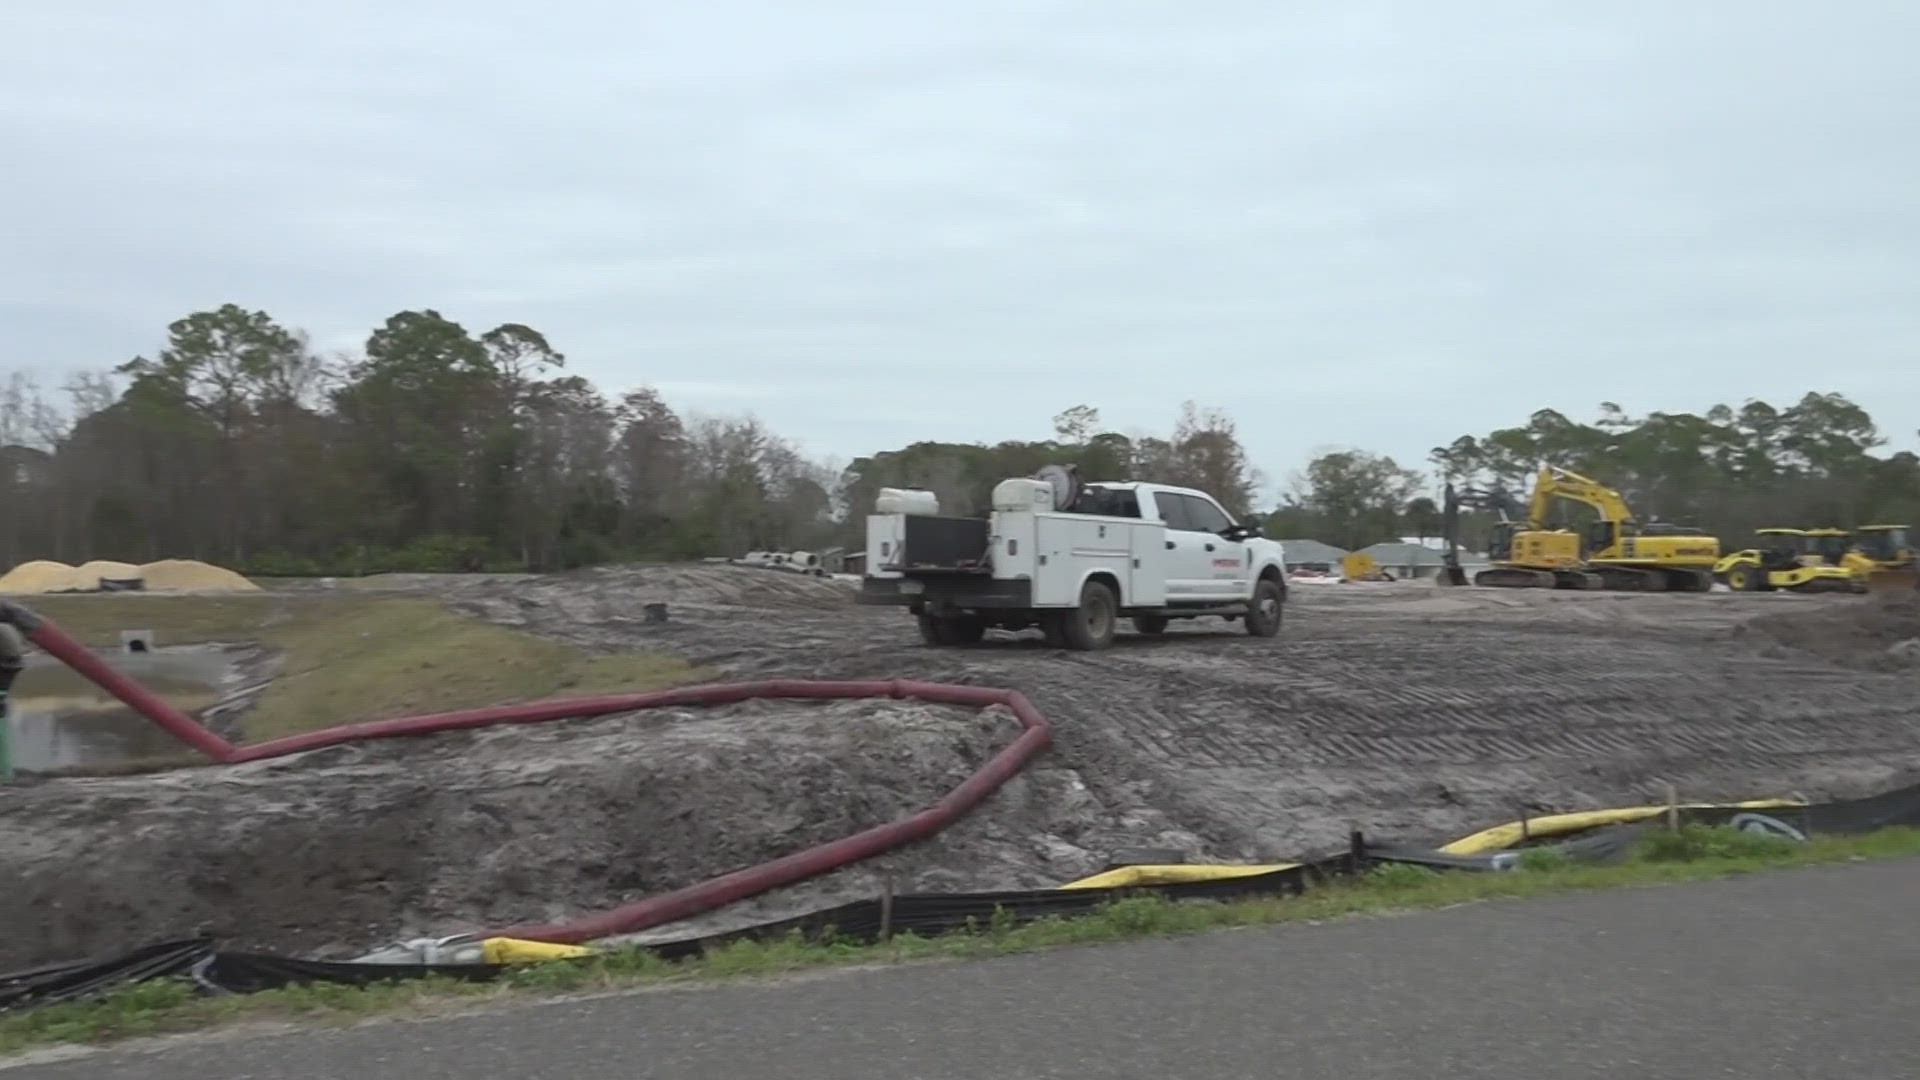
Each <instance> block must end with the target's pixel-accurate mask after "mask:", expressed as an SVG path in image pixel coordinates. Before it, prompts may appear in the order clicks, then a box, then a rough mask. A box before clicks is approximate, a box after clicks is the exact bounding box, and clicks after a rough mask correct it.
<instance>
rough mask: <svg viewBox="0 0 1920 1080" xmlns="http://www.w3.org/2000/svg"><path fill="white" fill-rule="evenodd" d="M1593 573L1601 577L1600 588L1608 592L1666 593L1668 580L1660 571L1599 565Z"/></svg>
mask: <svg viewBox="0 0 1920 1080" xmlns="http://www.w3.org/2000/svg"><path fill="white" fill-rule="evenodd" d="M1593 572H1594V573H1595V574H1598V575H1599V576H1600V581H1601V585H1600V587H1601V588H1603V589H1605V590H1607V591H1608V592H1666V591H1667V578H1666V575H1665V574H1662V573H1661V572H1660V571H1658V570H1649V569H1646V568H1644V567H1639V566H1611V565H1605V564H1603V565H1598V566H1595V567H1594V568H1593Z"/></svg>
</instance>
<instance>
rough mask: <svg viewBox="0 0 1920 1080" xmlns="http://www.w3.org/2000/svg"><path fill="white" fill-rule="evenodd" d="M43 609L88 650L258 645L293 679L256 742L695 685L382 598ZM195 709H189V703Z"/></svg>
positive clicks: (276, 697)
mask: <svg viewBox="0 0 1920 1080" xmlns="http://www.w3.org/2000/svg"><path fill="white" fill-rule="evenodd" d="M32 606H33V607H34V609H35V610H37V611H39V612H41V613H42V614H44V615H46V616H47V617H48V618H50V619H52V620H53V621H54V622H56V623H59V624H60V625H61V626H62V627H63V628H65V629H66V630H67V631H68V632H69V633H71V634H73V635H75V636H76V637H78V638H80V639H81V640H82V641H84V642H86V643H87V644H89V645H96V646H112V645H116V644H118V642H119V632H120V631H121V630H123V629H126V628H129V627H143V628H150V629H152V630H154V631H155V633H156V634H157V636H158V638H159V642H160V644H161V645H162V646H166V645H192V644H204V643H210V642H228V643H238V642H258V643H260V644H263V645H267V646H269V647H272V648H275V649H278V650H280V651H281V652H282V653H283V655H284V664H285V667H284V670H283V672H282V674H281V676H280V677H279V678H278V679H276V680H275V681H274V683H273V685H272V686H271V687H269V688H268V689H267V691H266V693H265V694H263V695H262V696H261V699H260V702H259V704H258V706H257V707H256V708H255V709H254V711H253V712H252V713H250V714H249V715H248V716H247V718H246V720H245V721H244V723H245V726H246V733H247V737H248V738H249V739H250V740H260V739H269V738H273V737H276V736H280V735H291V734H294V733H297V732H302V731H311V730H314V729H316V728H325V727H333V726H336V725H339V724H345V723H351V722H354V721H358V720H373V719H378V718H380V717H385V716H400V715H406V714H411V713H418V712H440V711H444V710H448V709H463V708H471V707H476V706H481V705H496V704H501V703H504V702H519V701H537V700H540V699H543V698H551V697H560V696H570V695H575V694H599V693H613V692H616V691H641V690H657V689H661V688H664V687H667V686H673V685H678V684H683V683H687V682H692V681H695V679H696V678H697V677H698V675H699V673H698V672H697V671H696V670H695V669H693V668H692V667H690V666H689V665H688V664H686V663H685V662H684V661H681V660H678V659H675V658H673V657H667V656H660V655H656V654H651V653H619V654H593V653H588V652H585V651H582V650H580V649H575V648H572V647H570V646H567V645H563V644H560V643H559V642H554V641H548V640H545V639H543V638H538V637H534V636H532V635H530V634H523V633H520V632H519V631H516V630H511V629H508V628H506V627H503V626H495V625H493V624H491V623H486V622H482V621H480V620H478V619H469V618H465V617H463V616H460V615H456V614H454V613H453V612H450V611H448V610H447V609H446V608H444V607H442V606H441V605H440V604H439V603H437V602H435V601H432V600H422V599H413V598H403V597H375V596H345V597H341V596H284V595H271V594H259V593H249V594H241V595H233V596H166V595H147V594H141V593H119V594H103V595H97V596H94V595H76V596H45V597H37V598H35V600H34V602H33V605H32ZM183 704H184V703H183Z"/></svg>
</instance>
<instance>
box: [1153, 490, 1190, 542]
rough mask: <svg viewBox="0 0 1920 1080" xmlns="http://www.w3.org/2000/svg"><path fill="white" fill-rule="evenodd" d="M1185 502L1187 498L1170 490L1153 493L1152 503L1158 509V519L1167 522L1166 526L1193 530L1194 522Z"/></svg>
mask: <svg viewBox="0 0 1920 1080" xmlns="http://www.w3.org/2000/svg"><path fill="white" fill-rule="evenodd" d="M1186 502H1187V500H1185V499H1183V498H1181V497H1180V496H1178V495H1175V494H1174V493H1172V492H1170V491H1156V492H1154V493H1153V505H1154V506H1155V507H1156V508H1158V509H1159V511H1160V520H1161V521H1164V522H1166V523H1167V528H1169V529H1178V530H1181V531H1182V532H1193V531H1194V524H1193V521H1192V519H1191V518H1190V517H1189V516H1188V514H1187V506H1186Z"/></svg>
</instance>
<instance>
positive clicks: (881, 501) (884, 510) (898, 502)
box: [873, 488, 940, 517]
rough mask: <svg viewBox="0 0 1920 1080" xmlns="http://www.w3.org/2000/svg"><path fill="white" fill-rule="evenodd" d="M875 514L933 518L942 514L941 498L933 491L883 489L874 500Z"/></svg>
mask: <svg viewBox="0 0 1920 1080" xmlns="http://www.w3.org/2000/svg"><path fill="white" fill-rule="evenodd" d="M873 512H874V513H876V514H921V515H924V516H928V517H931V516H934V515H936V514H938V513H940V498H939V496H937V495H935V494H934V493H933V492H931V491H921V490H920V489H918V488H881V489H880V494H879V495H878V496H876V497H875V498H874V500H873Z"/></svg>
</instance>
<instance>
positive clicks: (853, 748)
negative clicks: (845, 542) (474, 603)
mask: <svg viewBox="0 0 1920 1080" xmlns="http://www.w3.org/2000/svg"><path fill="white" fill-rule="evenodd" d="M1018 730H1019V728H1018V725H1017V724H1016V723H1015V722H1014V720H1013V719H1012V718H1011V717H1010V716H1008V715H1006V714H1004V713H1003V712H1001V711H1000V710H987V711H985V712H974V711H969V710H964V709H955V708H949V707H944V706H930V705H922V704H918V703H910V702H898V701H850V702H835V703H825V704H817V705H809V704H802V703H787V702H750V703H746V704H743V705H739V706H733V707H727V708H721V709H712V710H698V709H670V710H659V711H649V712H644V713H637V714H633V715H630V716H621V717H610V718H605V719H600V720H592V721H580V722H573V723H561V724H552V725H545V726H541V727H536V728H497V729H491V730H486V731H480V732H473V733H464V734H456V735H446V736H440V737H437V738H433V739H420V740H404V741H391V742H382V743H367V744H363V745H360V746H355V747H342V748H338V749H333V750H325V751H316V752H314V753H311V754H306V755H301V756H299V757H295V758H288V759H284V760H281V761H276V762H264V763H258V764H254V765H245V766H238V767H233V768H220V769H213V768H207V769H192V770H183V771H179V772H174V773H168V774H162V775H154V776H138V777H120V778H111V779H66V780H55V781H47V782H44V783H39V784H33V785H27V786H20V787H12V788H4V789H0V820H3V821H5V822H6V823H7V827H6V828H4V829H0V865H4V866H6V867H7V869H8V883H7V887H6V888H5V889H4V890H0V921H4V922H5V924H6V925H7V926H8V927H10V928H11V932H10V933H8V934H7V935H5V936H4V937H0V970H11V969H14V968H17V967H19V966H23V965H27V964H32V963H38V962H43V961H50V960H56V959H71V958H73V957H75V956H79V955H84V954H89V953H95V952H99V951H102V950H110V949H114V948H120V947H125V946H128V945H131V944H135V943H138V942H144V941H151V940H156V939H160V938H165V937H170V936H179V935H186V934H193V933H200V932H204V933H210V934H212V935H214V936H216V937H218V938H219V939H220V940H222V941H223V942H226V943H229V944H231V945H234V946H249V945H251V946H265V947H271V948H274V949H280V950H289V951H294V952H302V953H321V954H328V955H342V954H353V953H355V952H357V951H360V950H362V949H365V948H367V947H369V946H371V945H374V944H378V943H380V942H381V941H384V940H388V939H392V938H394V937H398V936H405V935H429V934H431V935H438V934H446V933H454V932H459V931H463V930H474V929H485V928H489V927H495V928H497V927H500V926H505V925H510V924H514V923H522V922H547V921H559V920H564V919H567V918H571V917H577V916H579V915H581V914H583V913H587V912H591V911H597V910H602V909H605V908H608V907H612V906H615V905H617V904H619V903H621V902H624V901H628V900H633V899H638V898H640V897H644V896H648V895H651V894H654V893H658V892H661V891H663V890H667V889H672V888H675V887H678V886H681V885H686V884H689V883H691V882H694V881H698V880H701V879H704V878H706V877H708V876H711V875H712V874H713V873H715V872H716V871H719V870H724V869H732V868H736V867H740V866H746V865H751V864H753V863H757V862H761V861H764V860H767V859H771V858H774V857H776V856H779V855H783V854H786V853H787V852H790V851H793V850H796V849H798V848H801V847H805V846H808V845H811V844H816V843H820V842H824V841H827V840H832V839H836V838H838V837H841V836H844V835H847V834H850V833H853V832H856V831H858V830H860V829H863V828H866V827H869V826H872V825H877V824H880V823H883V822H886V821H891V820H894V819H895V818H898V817H901V816H904V815H905V814H908V813H911V812H913V811H914V810H917V809H918V808H920V807H921V806H923V805H925V804H926V803H929V802H931V801H933V800H934V799H937V798H938V797H939V796H940V795H942V794H944V793H945V792H946V791H948V790H949V789H951V788H952V787H954V786H955V785H956V784H958V783H959V782H960V781H961V780H963V779H965V778H966V777H967V776H968V775H970V774H971V773H972V772H973V771H974V769H976V768H977V767H978V766H979V765H980V764H981V763H982V762H984V761H985V760H986V758H987V757H989V756H990V755H991V754H992V753H993V752H994V751H996V750H998V749H999V748H1000V747H1001V746H1003V745H1005V744H1006V743H1007V742H1009V741H1011V739H1012V738H1013V737H1014V735H1016V734H1017V733H1018ZM1109 817H1110V815H1109V813H1108V812H1107V809H1106V808H1104V807H1101V806H1099V805H1098V804H1097V802H1096V801H1095V800H1094V799H1093V798H1092V797H1091V796H1090V795H1088V793H1087V792H1086V791H1085V789H1084V788H1083V787H1082V786H1081V785H1079V784H1078V783H1077V782H1076V780H1075V779H1074V778H1073V777H1072V776H1071V775H1069V774H1067V773H1065V772H1063V771H1061V770H1058V769H1045V770H1039V771H1038V772H1036V773H1034V774H1033V775H1030V776H1028V777H1025V778H1022V779H1019V780H1016V781H1015V782H1014V783H1013V784H1012V785H1010V786H1009V787H1007V788H1005V789H1003V792H1002V794H1001V795H1000V796H999V798H997V799H996V800H995V811H994V813H992V814H990V815H984V816H982V817H980V818H977V819H974V820H972V821H969V822H966V823H963V824H962V825H961V826H960V827H958V828H956V829H953V830H950V831H949V832H947V833H945V834H943V835H941V836H940V837H938V838H936V839H934V840H933V841H931V842H929V843H926V844H922V845H918V846H916V847H914V848H912V849H911V850H909V851H906V852H903V853H900V854H898V855H895V856H892V857H888V858H884V859H881V860H877V861H875V862H874V863H872V864H870V865H866V866H863V867H861V868H858V869H857V870H850V871H846V872H843V873H842V874H839V875H834V876H832V877H828V878H824V879H820V880H817V881H815V882H812V883H809V884H808V885H805V886H802V887H801V889H800V890H797V891H794V892H792V893H790V894H788V895H787V896H786V897H785V898H784V899H783V901H782V903H783V904H784V905H785V907H787V908H793V909H806V908H811V907H816V906H825V905H830V904H834V903H839V902H843V901H845V900H847V899H850V898H855V897H866V896H871V895H874V894H875V893H876V892H878V891H879V888H880V884H879V882H880V877H881V875H883V874H885V875H892V876H893V877H894V878H895V880H896V885H897V887H898V888H899V889H901V890H902V891H909V890H915V889H945V888H958V887H964V886H966V885H970V884H973V883H975V882H977V881H981V880H991V881H994V882H996V883H999V884H1002V885H1006V886H1043V885H1050V884H1053V883H1055V882H1057V881H1058V880H1060V879H1061V878H1063V877H1064V876H1067V875H1070V874H1072V873H1077V872H1080V871H1081V870H1082V868H1083V867H1085V866H1086V865H1087V862H1088V860H1089V859H1090V858H1092V856H1091V855H1090V854H1089V853H1088V851H1087V849H1086V848H1085V847H1083V846H1081V845H1084V844H1091V845H1095V846H1099V845H1102V844H1105V843H1108V842H1111V841H1112V839H1113V835H1112V833H1111V832H1110V831H1108V832H1103V829H1105V827H1106V825H1107V822H1108V819H1109ZM955 868H960V869H959V870H956V869H955Z"/></svg>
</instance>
